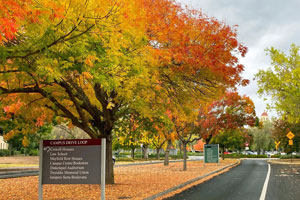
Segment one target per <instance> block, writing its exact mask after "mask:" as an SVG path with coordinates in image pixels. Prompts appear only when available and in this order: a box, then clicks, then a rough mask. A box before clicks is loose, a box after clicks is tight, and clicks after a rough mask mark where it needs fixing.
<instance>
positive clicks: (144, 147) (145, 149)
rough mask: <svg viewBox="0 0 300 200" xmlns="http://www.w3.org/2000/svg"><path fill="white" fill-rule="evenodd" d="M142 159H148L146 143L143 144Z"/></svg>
mask: <svg viewBox="0 0 300 200" xmlns="http://www.w3.org/2000/svg"><path fill="white" fill-rule="evenodd" d="M143 154H144V159H148V145H146V144H143Z"/></svg>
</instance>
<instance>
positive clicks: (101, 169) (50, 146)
mask: <svg viewBox="0 0 300 200" xmlns="http://www.w3.org/2000/svg"><path fill="white" fill-rule="evenodd" d="M105 146H106V140H105V139H73V140H43V141H41V142H40V166H39V168H40V172H39V199H42V196H43V192H42V191H43V190H42V188H43V187H42V185H43V184H100V185H101V197H104V194H105V193H104V192H105ZM104 198H105V197H104ZM104 198H103V199H104Z"/></svg>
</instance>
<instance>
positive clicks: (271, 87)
mask: <svg viewBox="0 0 300 200" xmlns="http://www.w3.org/2000/svg"><path fill="white" fill-rule="evenodd" d="M299 48H300V47H299V46H296V45H294V44H292V45H291V49H290V52H289V55H286V54H285V53H284V52H282V51H280V50H277V49H275V48H274V47H272V48H270V49H268V50H267V52H268V54H269V55H270V57H271V65H272V68H269V69H267V70H260V71H259V72H258V73H257V74H256V75H255V76H256V80H257V83H258V87H259V90H258V93H259V94H260V95H261V96H265V95H270V96H271V98H272V105H269V106H271V107H273V108H274V109H276V110H277V111H278V112H279V113H280V114H281V115H282V117H283V118H286V119H287V120H288V121H289V122H295V123H297V122H299V121H300V107H299V98H300V89H299V83H300V55H299Z"/></svg>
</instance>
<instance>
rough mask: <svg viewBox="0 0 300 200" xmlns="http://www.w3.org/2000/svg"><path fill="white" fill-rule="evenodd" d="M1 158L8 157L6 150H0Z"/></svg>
mask: <svg viewBox="0 0 300 200" xmlns="http://www.w3.org/2000/svg"><path fill="white" fill-rule="evenodd" d="M1 156H9V150H8V149H0V157H1Z"/></svg>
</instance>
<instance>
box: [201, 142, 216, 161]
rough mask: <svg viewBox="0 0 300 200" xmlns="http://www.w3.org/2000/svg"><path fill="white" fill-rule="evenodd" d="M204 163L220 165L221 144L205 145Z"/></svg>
mask: <svg viewBox="0 0 300 200" xmlns="http://www.w3.org/2000/svg"><path fill="white" fill-rule="evenodd" d="M204 163H219V144H205V145H204Z"/></svg>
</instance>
